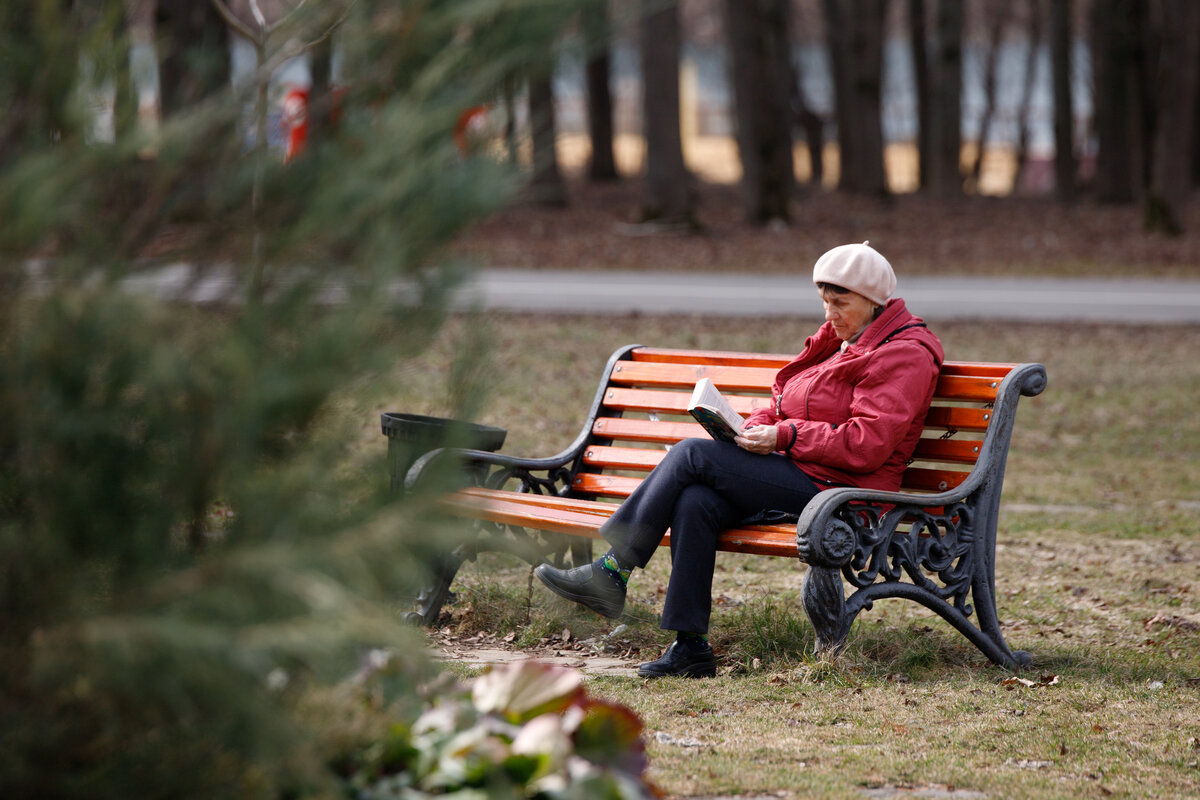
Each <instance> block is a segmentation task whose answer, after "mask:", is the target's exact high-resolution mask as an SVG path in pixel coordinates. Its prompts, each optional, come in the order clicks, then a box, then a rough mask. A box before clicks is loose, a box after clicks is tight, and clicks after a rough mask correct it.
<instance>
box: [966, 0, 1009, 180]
mask: <svg viewBox="0 0 1200 800" xmlns="http://www.w3.org/2000/svg"><path fill="white" fill-rule="evenodd" d="M1011 15H1012V5H1011V4H1010V3H1009V2H1007V0H1003V1H1002V2H992V3H985V4H984V18H985V23H984V25H985V28H986V30H985V33H986V34H987V36H988V51H987V62H986V63H985V64H984V74H983V111H982V113H981V114H980V118H979V138H978V140H977V142H976V146H975V160H974V162H972V164H971V171H970V187H971V191H972V192H974V193H976V194H978V193H979V181H980V178H981V177H982V175H983V159H984V156H985V155H986V153H987V147H988V141H989V140H990V139H991V138H992V119H993V117H994V116H995V111H996V71H997V69H998V68H999V61H1000V49H1001V47H1002V46H1003V44H1004V32H1005V30H1006V29H1007V28H1008V23H1009V17H1010V16H1011Z"/></svg>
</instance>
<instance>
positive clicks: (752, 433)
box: [733, 425, 776, 454]
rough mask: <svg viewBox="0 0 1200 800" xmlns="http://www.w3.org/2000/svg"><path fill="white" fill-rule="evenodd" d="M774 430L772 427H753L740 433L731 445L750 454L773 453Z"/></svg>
mask: <svg viewBox="0 0 1200 800" xmlns="http://www.w3.org/2000/svg"><path fill="white" fill-rule="evenodd" d="M775 439H776V430H775V426H774V425H755V426H754V427H753V428H747V429H746V430H744V431H742V434H741V436H738V437H737V438H736V439H734V440H733V443H734V444H736V445H737V446H738V447H740V448H742V449H743V450H746V451H748V452H751V453H762V454H766V453H774V452H775V444H776V442H775Z"/></svg>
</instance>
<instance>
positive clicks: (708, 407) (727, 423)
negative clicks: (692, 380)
mask: <svg viewBox="0 0 1200 800" xmlns="http://www.w3.org/2000/svg"><path fill="white" fill-rule="evenodd" d="M688 412H689V413H690V414H691V415H692V416H693V417H695V418H696V419H697V421H699V422H700V424H701V425H703V426H704V427H705V429H706V430H707V431H708V432H709V433H710V434H711V435H712V437H713V438H714V439H723V440H725V441H732V440H733V437H734V436H736V435H738V434H739V433H740V432H741V430H742V423H743V420H742V417H741V415H740V414H738V413H737V412H736V411H734V410H733V406H731V405H729V401H728V400H726V399H725V396H724V395H722V394H721V392H720V390H719V389H717V387H716V386H715V385H713V382H712V381H711V380H709V379H708V378H701V379H700V380H699V381H697V382H696V388H695V389H693V390H692V399H691V402H690V403H688Z"/></svg>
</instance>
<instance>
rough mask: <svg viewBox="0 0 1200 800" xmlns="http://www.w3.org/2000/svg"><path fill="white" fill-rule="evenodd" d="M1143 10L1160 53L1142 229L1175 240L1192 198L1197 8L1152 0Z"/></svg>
mask: <svg viewBox="0 0 1200 800" xmlns="http://www.w3.org/2000/svg"><path fill="white" fill-rule="evenodd" d="M1147 6H1148V11H1149V14H1150V24H1151V27H1152V30H1153V31H1154V33H1155V38H1156V40H1157V41H1158V43H1159V50H1158V59H1157V70H1156V73H1155V77H1156V80H1155V85H1156V86H1157V87H1158V92H1157V95H1156V96H1155V98H1154V101H1155V102H1154V106H1155V128H1154V139H1153V163H1152V165H1151V169H1150V185H1149V189H1148V191H1147V193H1146V227H1147V228H1148V229H1149V230H1159V231H1163V232H1165V233H1170V234H1179V233H1181V232H1182V231H1183V223H1182V211H1183V207H1184V205H1185V204H1186V203H1187V199H1188V195H1189V194H1190V192H1191V175H1192V159H1193V158H1194V157H1195V147H1196V144H1195V123H1196V91H1197V85H1198V82H1200V76H1198V74H1197V73H1198V72H1200V69H1198V68H1200V5H1198V4H1196V3H1195V2H1194V1H1193V0H1151V2H1149V3H1148V4H1147Z"/></svg>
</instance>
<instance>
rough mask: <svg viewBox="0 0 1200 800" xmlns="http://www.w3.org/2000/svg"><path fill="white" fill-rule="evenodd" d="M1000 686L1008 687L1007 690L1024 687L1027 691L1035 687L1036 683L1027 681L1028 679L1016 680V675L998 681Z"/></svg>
mask: <svg viewBox="0 0 1200 800" xmlns="http://www.w3.org/2000/svg"><path fill="white" fill-rule="evenodd" d="M1000 685H1001V686H1005V687H1008V688H1012V687H1014V686H1024V687H1025V688H1027V689H1030V688H1033V687H1034V686H1037V684H1036V683H1034V682H1033V681H1031V680H1029V679H1028V678H1018V677H1017V676H1016V675H1014V676H1012V677H1011V678H1005V679H1004V680H1002V681H1000Z"/></svg>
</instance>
